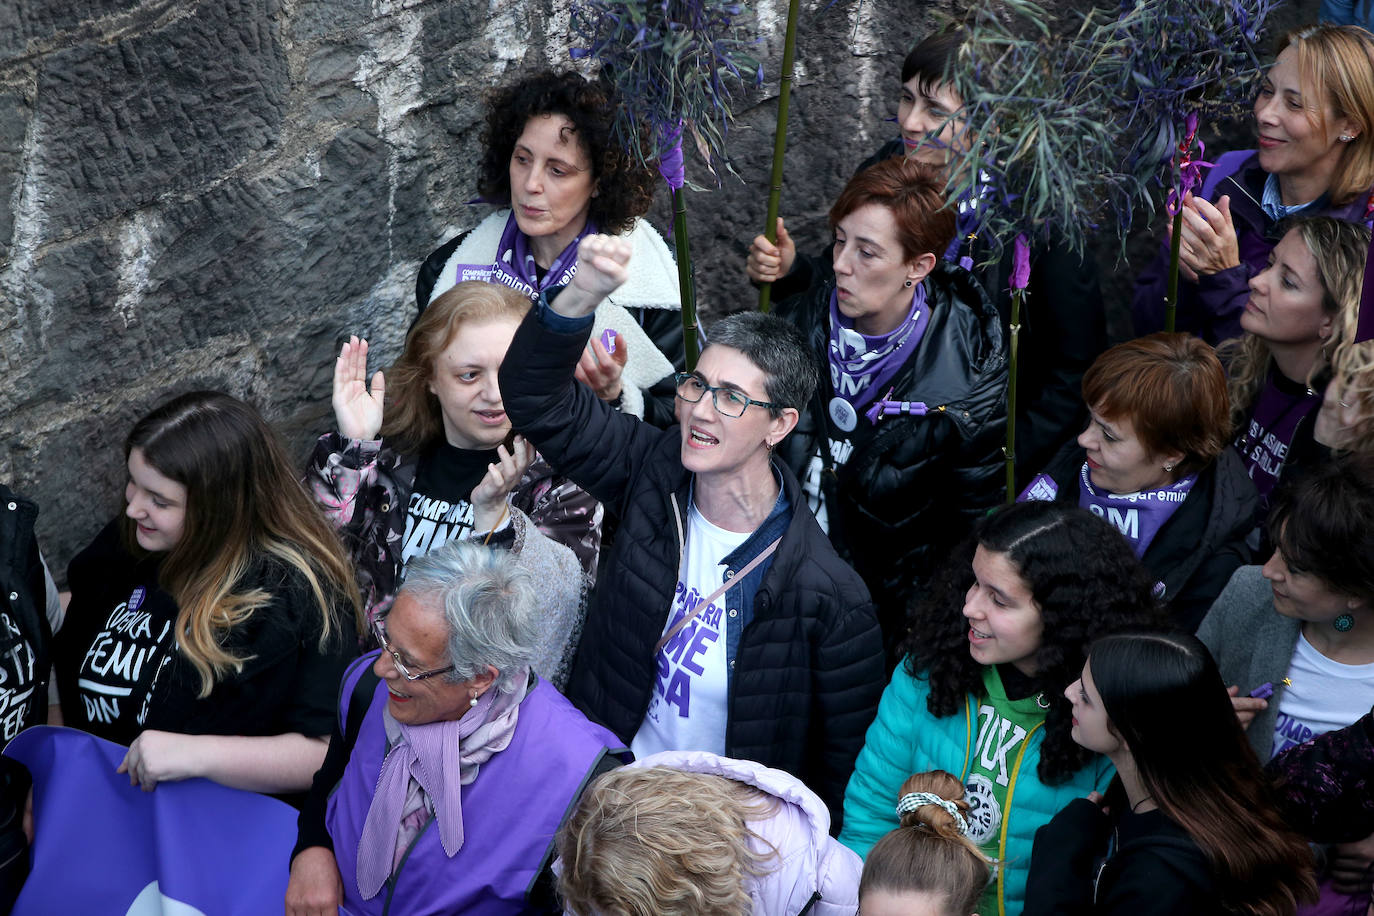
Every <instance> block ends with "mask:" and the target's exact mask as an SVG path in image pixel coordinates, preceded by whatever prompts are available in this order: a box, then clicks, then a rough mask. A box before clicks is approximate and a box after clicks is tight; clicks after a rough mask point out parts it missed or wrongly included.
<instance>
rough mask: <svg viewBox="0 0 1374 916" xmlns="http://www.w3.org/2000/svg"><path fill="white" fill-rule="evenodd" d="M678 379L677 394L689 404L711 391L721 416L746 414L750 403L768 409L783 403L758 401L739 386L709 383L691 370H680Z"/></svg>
mask: <svg viewBox="0 0 1374 916" xmlns="http://www.w3.org/2000/svg"><path fill="white" fill-rule="evenodd" d="M674 377H675V378H676V379H677V396H678V397H680V398H682V400H684V401H686V402H688V403H689V404H695V403H696V402H697V401H700V400H701V399H702V398H703V397H705V396H706V392H708V391H709V392H711V402H712V403H713V404H715V405H716V410H718V411H719V412H720V414H721V416H725V417H732V418H739V417H742V416H744V411H745V410H746V409H748V407H749V405H750V404H753V405H754V406H755V407H764V408H767V409H768V410H781V409H782V405H780V404H770V403H769V402H768V401H756V400H754V399H753V398H751V397H749V396H748V395H746V394H745V393H744V392H742V391H740V390H739V389H738V388H725V387H716V386H714V385H708V384H706V382H704V381H703V380H702V378H701V376H699V375H694V374H693V373H691V372H679V373H678V374H677V375H676V376H674Z"/></svg>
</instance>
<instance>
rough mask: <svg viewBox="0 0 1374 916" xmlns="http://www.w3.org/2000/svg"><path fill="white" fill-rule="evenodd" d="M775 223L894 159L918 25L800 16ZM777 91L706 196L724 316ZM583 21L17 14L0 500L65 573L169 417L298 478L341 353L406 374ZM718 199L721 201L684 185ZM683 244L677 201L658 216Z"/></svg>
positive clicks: (151, 5) (773, 41)
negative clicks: (507, 124)
mask: <svg viewBox="0 0 1374 916" xmlns="http://www.w3.org/2000/svg"><path fill="white" fill-rule="evenodd" d="M802 6H803V10H804V15H803V22H802V26H801V29H800V40H799V51H798V61H799V64H798V83H797V84H796V89H795V91H794V95H793V103H792V127H791V130H790V140H791V142H790V144H789V150H788V168H787V174H788V176H789V177H788V179H787V183H786V189H785V192H784V198H783V206H782V211H783V213H784V214H786V215H787V216H788V217H789V221H790V224H791V225H792V226H793V227H794V234H795V235H796V236H797V237H798V240H799V242H800V243H801V244H802V245H803V247H805V248H807V249H808V250H810V249H814V248H816V247H818V246H820V245H822V244H823V243H824V236H825V225H824V213H825V210H826V208H827V207H828V205H829V202H830V200H831V198H832V197H833V196H834V195H835V193H836V192H837V191H838V190H839V188H840V187H841V186H842V184H843V182H844V180H845V178H846V177H847V176H848V175H849V173H850V171H851V170H852V169H853V167H854V165H855V164H856V163H857V162H858V161H860V159H861V158H862V157H863V156H865V155H867V154H868V153H869V152H870V151H871V150H872V149H873V148H875V147H876V146H877V145H878V143H879V142H880V141H881V140H883V139H885V138H887V137H888V136H889V135H891V133H892V128H891V127H890V126H889V125H885V124H884V123H883V119H884V118H886V117H890V116H892V115H893V114H894V113H895V111H894V106H895V88H896V86H895V84H896V79H897V75H896V74H897V70H898V68H899V66H900V61H901V57H902V55H903V53H904V52H905V49H906V48H907V47H908V46H909V45H910V43H911V41H912V40H913V38H914V37H915V36H917V35H918V34H923V33H924V32H925V31H926V30H927V29H928V28H929V27H930V25H931V23H932V21H933V18H932V15H933V13H934V11H935V9H936V5H935V4H930V3H925V2H922V0H841V2H832V0H804V2H803V4H802ZM748 15H750V16H752V18H753V21H754V22H755V24H756V26H757V29H758V31H759V33H760V34H761V35H762V36H764V38H763V43H762V44H761V46H760V49H759V50H760V56H761V57H762V59H763V61H764V66H765V70H766V72H767V74H768V77H769V84H768V86H767V88H765V89H762V90H751V91H748V92H743V93H741V94H740V96H739V98H738V104H737V115H738V123H737V124H736V126H735V128H734V130H733V132H732V134H731V151H732V158H733V161H734V165H735V168H736V169H737V170H738V172H739V173H740V175H741V176H742V177H743V179H744V181H743V182H740V181H736V180H734V179H731V178H728V177H727V178H726V179H725V182H724V186H723V187H722V188H721V189H719V190H713V191H712V192H710V193H704V194H694V195H692V197H691V222H692V226H693V236H692V237H693V249H694V253H695V254H696V256H697V260H698V264H699V265H700V266H699V269H698V281H697V282H698V290H699V294H700V298H701V302H702V307H703V309H704V310H705V311H706V312H707V313H708V314H709V313H711V312H719V311H722V310H733V309H737V308H741V307H745V306H748V305H750V304H751V303H752V302H753V301H754V293H753V291H752V290H751V289H750V288H749V287H748V286H747V284H746V283H745V282H744V280H743V276H742V265H743V258H744V252H745V249H746V245H747V240H748V239H749V238H751V237H752V236H753V235H754V234H756V233H757V232H758V231H759V230H760V229H761V228H762V223H763V215H764V208H765V195H766V184H767V175H768V168H769V159H770V156H771V150H772V122H773V118H774V111H775V104H774V94H775V92H776V85H777V76H778V67H779V63H780V58H781V41H782V26H783V19H784V18H785V15H786V4H785V3H784V2H782V0H760V2H758V3H755V4H753V5H752V12H751V13H750V14H748ZM568 20H569V11H568V3H567V0H425V2H388V0H216V2H208V0H207V2H194V0H142V2H135V0H123V2H121V0H65V2H58V0H17V2H11V3H6V4H4V7H3V9H0V197H3V198H6V199H8V200H9V202H10V206H9V207H7V208H5V207H0V295H3V301H4V306H3V308H0V372H3V376H4V378H5V379H6V384H5V385H4V386H3V387H0V442H3V446H0V480H6V481H9V482H11V483H12V484H13V485H14V486H16V488H18V489H20V490H22V491H23V492H25V493H27V494H29V495H31V496H32V497H34V498H36V499H37V500H38V501H39V502H40V504H41V505H42V508H43V514H42V516H41V519H40V529H39V530H40V537H41V539H42V542H43V545H44V549H45V551H46V552H47V554H48V556H49V559H50V561H52V565H53V567H54V569H55V571H56V572H57V573H58V574H59V578H60V577H61V571H62V569H63V568H64V567H65V564H66V562H67V560H68V559H70V557H71V555H72V554H73V553H74V552H75V551H76V550H78V549H80V547H81V546H82V545H83V544H85V543H86V542H87V541H89V539H90V538H91V537H92V536H93V535H94V533H95V532H96V530H97V529H98V528H99V527H100V525H102V524H103V523H104V521H105V520H107V519H108V518H109V517H110V516H111V515H112V513H114V512H116V511H118V510H119V508H120V505H121V503H120V497H121V493H122V487H123V483H124V479H125V472H124V469H123V461H122V456H121V444H122V442H123V439H124V436H125V435H126V434H127V432H128V430H129V428H130V426H131V425H132V423H133V421H134V420H135V419H136V418H137V417H138V416H140V415H141V414H142V413H144V412H146V411H147V410H148V409H149V408H151V407H152V406H153V405H154V404H156V403H157V402H158V401H160V400H162V399H163V398H164V397H166V396H167V395H169V394H171V393H175V392H177V391H182V390H187V389H189V388H191V387H207V386H209V387H219V388H223V389H225V390H227V391H230V392H231V393H234V394H237V395H239V396H242V397H245V398H247V399H248V400H250V401H252V402H253V403H255V404H256V405H257V406H258V407H259V408H260V409H261V410H262V411H263V412H264V414H265V415H266V416H267V417H268V418H269V419H270V420H272V421H273V422H274V423H276V424H277V425H278V427H279V428H280V429H281V430H282V432H283V434H284V435H285V436H286V438H287V441H288V443H289V445H290V446H291V448H292V450H293V453H296V454H301V455H304V453H305V450H306V448H307V446H308V443H309V441H310V440H311V439H312V438H313V437H314V436H315V435H317V434H318V433H319V432H321V431H323V430H325V429H327V428H329V426H330V425H331V422H332V420H331V417H330V413H329V388H330V377H331V373H332V367H333V356H334V355H335V353H336V352H337V342H338V340H339V338H340V337H341V336H342V335H346V334H347V333H349V332H354V333H359V334H363V335H366V336H368V337H369V338H371V340H372V341H373V343H374V347H375V349H374V351H373V352H374V354H376V356H377V357H378V361H379V363H385V362H389V361H390V360H391V359H392V358H394V357H395V355H396V353H397V351H398V346H399V342H400V338H401V335H402V332H403V330H404V328H405V327H406V326H407V324H408V322H409V319H410V317H411V314H412V312H413V308H414V306H413V280H414V274H415V270H416V268H417V266H418V264H419V261H420V260H421V259H422V258H423V257H424V256H425V254H427V253H428V252H429V251H430V250H431V249H432V248H434V247H435V246H436V245H437V244H439V243H440V242H442V241H443V240H444V239H446V238H448V237H450V236H451V235H452V234H454V233H455V232H458V231H460V230H462V229H465V228H468V227H470V226H472V225H474V224H475V223H476V222H477V220H478V219H479V218H480V217H481V216H482V215H484V213H485V211H483V210H481V209H479V208H474V207H470V206H466V205H465V204H464V201H466V200H467V199H469V198H470V197H471V196H473V194H474V174H475V169H476V165H477V162H478V157H479V149H478V133H479V129H478V128H479V125H478V121H479V119H480V115H481V108H482V104H481V102H482V93H483V90H485V89H486V88H488V87H490V86H492V85H494V84H496V83H498V82H501V81H503V80H505V79H507V78H508V77H510V76H511V75H513V74H515V73H517V72H519V71H521V70H525V69H531V68H535V67H539V66H544V65H555V66H565V65H567V63H568V55H567V49H568V42H569V38H568V34H567V31H568ZM689 168H691V169H692V170H691V172H690V173H689V174H691V175H692V177H693V178H694V179H695V180H697V181H698V182H699V183H701V184H703V185H710V184H711V183H712V182H711V179H710V178H709V176H707V175H705V174H704V173H702V172H701V170H700V169H699V168H697V167H695V166H694V165H691V166H689ZM653 221H654V222H655V223H656V224H657V225H658V226H659V227H660V228H666V227H667V226H668V218H667V207H666V205H665V204H664V203H663V202H662V201H660V203H659V204H658V205H657V206H656V209H655V211H654V214H653Z"/></svg>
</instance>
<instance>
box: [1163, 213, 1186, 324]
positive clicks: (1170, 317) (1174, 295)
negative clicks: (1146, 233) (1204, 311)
mask: <svg viewBox="0 0 1374 916" xmlns="http://www.w3.org/2000/svg"><path fill="white" fill-rule="evenodd" d="M1182 237H1183V203H1182V202H1181V201H1180V202H1179V206H1178V212H1177V213H1175V214H1174V234H1173V238H1172V239H1170V240H1169V294H1168V295H1167V296H1166V297H1165V299H1164V330H1166V331H1168V332H1170V333H1173V330H1174V317H1175V316H1176V315H1177V313H1178V255H1179V247H1178V246H1179V243H1180V242H1181V241H1182V240H1183V239H1182Z"/></svg>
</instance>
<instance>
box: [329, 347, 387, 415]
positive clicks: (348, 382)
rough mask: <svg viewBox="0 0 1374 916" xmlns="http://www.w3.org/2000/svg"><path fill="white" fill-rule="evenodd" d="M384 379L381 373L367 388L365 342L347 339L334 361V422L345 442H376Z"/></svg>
mask: <svg viewBox="0 0 1374 916" xmlns="http://www.w3.org/2000/svg"><path fill="white" fill-rule="evenodd" d="M385 393H386V379H385V378H383V377H382V373H381V371H380V370H378V371H377V373H376V374H375V375H373V376H372V388H371V390H370V391H369V390H368V385H367V341H366V340H360V339H359V338H357V337H350V338H348V340H346V341H344V345H343V346H342V347H340V348H339V358H338V359H336V360H334V398H333V404H334V421H335V422H336V423H337V424H338V426H339V435H341V436H343V437H344V438H345V439H376V438H377V434H378V433H379V432H381V429H382V396H383V395H384V394H385Z"/></svg>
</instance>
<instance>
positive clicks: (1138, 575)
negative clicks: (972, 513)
mask: <svg viewBox="0 0 1374 916" xmlns="http://www.w3.org/2000/svg"><path fill="white" fill-rule="evenodd" d="M979 546H981V547H983V548H984V549H985V550H990V551H993V552H995V553H1000V554H1004V555H1005V556H1006V557H1007V559H1008V560H1010V561H1011V563H1012V565H1014V566H1015V567H1016V569H1017V570H1018V571H1019V572H1020V574H1021V579H1022V581H1023V582H1025V584H1026V586H1027V588H1028V589H1029V590H1030V593H1031V597H1032V598H1033V599H1034V600H1035V605H1036V607H1037V608H1038V609H1039V611H1040V618H1041V620H1042V622H1043V624H1044V629H1043V633H1042V636H1041V641H1040V649H1039V651H1038V652H1037V653H1036V656H1035V664H1036V674H1035V686H1036V688H1037V689H1038V690H1039V691H1040V692H1041V693H1042V694H1044V697H1045V699H1046V700H1048V701H1049V704H1050V706H1049V712H1048V714H1047V715H1046V716H1045V740H1044V743H1043V744H1042V745H1041V748H1040V765H1039V768H1038V771H1037V772H1038V773H1039V776H1040V781H1041V782H1043V783H1045V784H1046V785H1056V784H1058V783H1062V782H1064V781H1065V780H1067V779H1068V778H1069V777H1070V776H1071V775H1072V774H1073V773H1075V772H1077V771H1078V770H1079V769H1081V768H1082V767H1083V765H1084V764H1085V763H1087V762H1088V760H1089V759H1090V758H1091V757H1092V753H1091V752H1090V751H1087V750H1085V749H1083V748H1082V747H1079V746H1078V745H1077V744H1075V743H1074V741H1073V738H1072V737H1070V735H1069V731H1070V729H1071V727H1072V719H1073V717H1072V713H1071V709H1070V706H1069V701H1068V700H1067V699H1065V698H1064V688H1066V687H1068V686H1069V685H1070V684H1072V683H1073V682H1074V681H1076V680H1078V678H1079V675H1081V674H1082V672H1083V662H1084V659H1086V657H1087V650H1088V646H1089V644H1091V643H1092V641H1093V640H1095V639H1097V638H1098V637H1100V636H1106V635H1108V634H1110V633H1115V632H1117V631H1119V630H1123V629H1126V628H1129V627H1139V626H1150V625H1154V626H1161V625H1163V623H1164V617H1163V612H1162V611H1161V609H1160V607H1159V605H1158V603H1157V602H1156V601H1155V599H1154V596H1153V594H1152V591H1153V586H1152V583H1151V581H1150V577H1149V575H1148V574H1147V573H1146V572H1145V569H1144V567H1142V566H1141V565H1140V561H1139V560H1138V559H1136V556H1135V552H1134V551H1132V550H1131V546H1130V544H1129V543H1127V541H1126V539H1125V538H1124V537H1122V536H1121V533H1120V532H1118V531H1117V530H1116V529H1115V528H1113V527H1112V526H1111V525H1110V524H1109V523H1107V522H1105V521H1103V520H1102V519H1100V518H1098V517H1097V516H1095V515H1093V514H1092V513H1091V512H1089V511H1087V510H1086V509H1079V508H1077V507H1074V506H1066V505H1064V504H1062V503H1053V502H1038V501H1037V502H1024V503H1017V504H1015V505H1012V506H1007V507H1005V508H1003V509H1000V510H998V511H997V512H995V513H994V514H992V515H989V516H988V517H987V518H985V519H984V520H983V521H982V523H981V524H980V525H979V527H978V529H977V530H976V531H975V532H974V534H973V536H972V537H970V538H969V539H967V540H966V541H965V542H964V543H963V544H962V545H961V546H960V547H959V548H958V549H957V550H956V551H955V552H954V553H953V554H952V555H951V556H950V558H949V560H948V562H947V563H946V564H945V566H944V567H943V568H942V569H941V571H940V572H939V573H938V574H937V575H936V577H935V579H934V581H933V582H932V583H931V588H930V590H929V592H928V594H927V597H926V598H925V599H924V600H922V601H921V602H919V603H918V604H917V605H916V606H915V607H914V608H913V609H912V611H911V613H910V615H909V617H908V620H909V628H908V632H907V636H906V640H905V641H904V643H903V644H902V651H903V652H904V653H906V656H907V659H906V665H907V670H908V671H909V672H910V673H911V674H912V676H913V677H924V678H926V679H927V680H928V681H929V683H930V695H929V698H928V699H927V701H926V705H927V707H928V708H929V710H930V714H931V715H933V716H935V717H937V718H943V717H945V716H950V715H953V714H954V713H955V712H956V711H958V709H959V708H960V704H961V703H962V701H963V698H964V697H965V696H966V695H967V694H969V693H975V694H979V693H982V691H983V673H982V672H983V666H982V665H980V664H979V663H978V662H976V661H975V660H974V659H973V656H972V655H971V654H969V644H968V622H967V621H966V620H965V619H964V616H963V614H962V612H961V611H962V608H963V606H964V596H965V595H966V594H967V593H968V590H969V588H970V587H971V586H972V585H973V582H974V578H973V569H972V562H973V554H974V551H975V550H976V549H977V548H978V547H979Z"/></svg>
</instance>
